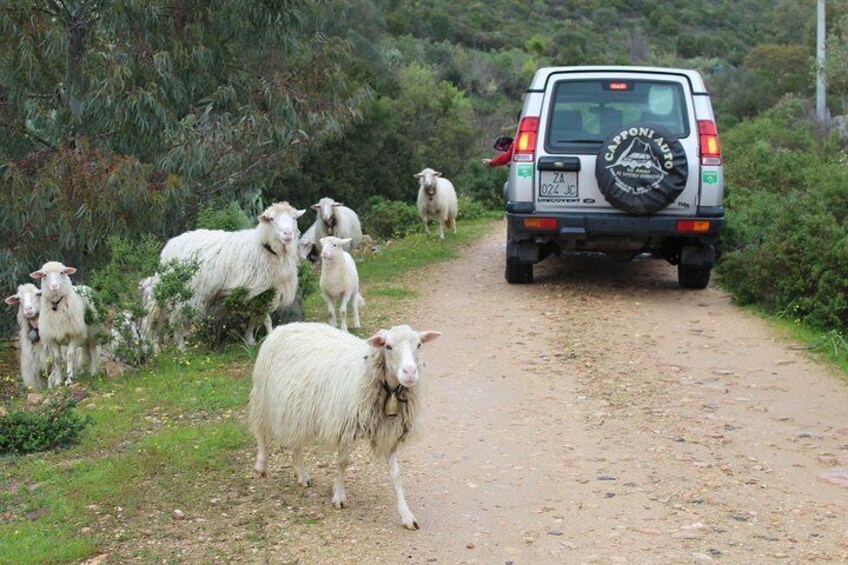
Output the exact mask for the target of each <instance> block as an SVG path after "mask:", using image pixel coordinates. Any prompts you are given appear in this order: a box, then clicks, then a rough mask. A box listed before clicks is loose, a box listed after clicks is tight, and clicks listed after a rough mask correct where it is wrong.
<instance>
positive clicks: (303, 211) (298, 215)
mask: <svg viewBox="0 0 848 565" xmlns="http://www.w3.org/2000/svg"><path fill="white" fill-rule="evenodd" d="M305 213H306V210H305V209H303V210H295V211H294V219H295V220H296V219H298V218H299V217H301V216H302V215H304V214H305Z"/></svg>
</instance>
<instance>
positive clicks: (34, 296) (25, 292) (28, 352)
mask: <svg viewBox="0 0 848 565" xmlns="http://www.w3.org/2000/svg"><path fill="white" fill-rule="evenodd" d="M6 304H9V305H14V304H17V305H18V343H19V344H20V345H19V347H20V353H21V379H22V380H23V382H24V386H25V387H27V388H31V389H34V390H38V389H40V388H41V373H42V372H44V371H47V351H46V349H45V347H44V342H43V341H42V340H41V339H40V336H39V334H38V316H39V313H40V311H41V290H39V289H38V288H37V287H36V286H35V285H34V284H30V283H26V284H22V285H18V288H17V292H16V293H15V294H13V295H12V296H9V297H8V298H6Z"/></svg>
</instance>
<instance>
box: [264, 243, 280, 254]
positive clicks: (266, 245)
mask: <svg viewBox="0 0 848 565" xmlns="http://www.w3.org/2000/svg"><path fill="white" fill-rule="evenodd" d="M262 247H264V248H265V251H267V252H268V253H270V254H271V255H273V256H274V257H277V252H276V251H274V250H273V249H271V246H270V245H268V244H267V243H263V244H262Z"/></svg>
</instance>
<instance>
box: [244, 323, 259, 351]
mask: <svg viewBox="0 0 848 565" xmlns="http://www.w3.org/2000/svg"><path fill="white" fill-rule="evenodd" d="M255 333H256V324H254V323H253V322H250V323H249V324H247V329H246V330H245V332H244V343H245V344H246V345H248V346H254V345H256V337H255V336H254V334H255Z"/></svg>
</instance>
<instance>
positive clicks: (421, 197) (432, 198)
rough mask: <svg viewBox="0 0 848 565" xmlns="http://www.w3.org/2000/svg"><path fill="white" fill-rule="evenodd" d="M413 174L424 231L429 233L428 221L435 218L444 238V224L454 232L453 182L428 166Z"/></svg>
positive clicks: (455, 210)
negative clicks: (416, 181) (417, 186)
mask: <svg viewBox="0 0 848 565" xmlns="http://www.w3.org/2000/svg"><path fill="white" fill-rule="evenodd" d="M413 176H414V177H415V178H417V179H418V185H419V188H418V215H419V216H421V220H422V221H423V222H424V231H425V232H426V233H430V226H429V223H430V221H431V220H437V221H438V222H439V237H440V238H441V239H444V238H445V226H448V227H453V231H454V233H456V213H457V204H456V190H455V189H454V187H453V183H452V182H451V181H449V180H448V179H446V178H442V173H440V172H438V171H434V170H433V169H430V168H426V169H424V170H423V171H421V172H420V173H417V174H415V175H413Z"/></svg>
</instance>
